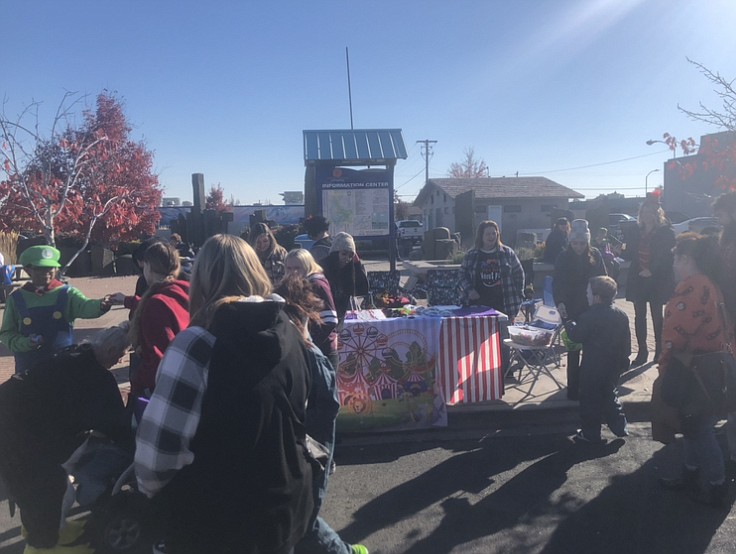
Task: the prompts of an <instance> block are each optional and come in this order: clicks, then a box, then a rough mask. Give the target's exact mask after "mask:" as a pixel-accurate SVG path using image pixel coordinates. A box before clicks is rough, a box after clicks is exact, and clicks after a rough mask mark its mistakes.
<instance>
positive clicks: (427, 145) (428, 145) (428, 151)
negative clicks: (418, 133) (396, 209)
mask: <svg viewBox="0 0 736 554" xmlns="http://www.w3.org/2000/svg"><path fill="white" fill-rule="evenodd" d="M417 143H419V144H423V145H424V150H423V151H422V155H423V156H424V184H425V185H426V184H427V181H429V158H430V157H431V156H432V145H433V144H437V141H436V140H429V139H424V140H418V141H417Z"/></svg>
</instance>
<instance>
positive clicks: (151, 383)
mask: <svg viewBox="0 0 736 554" xmlns="http://www.w3.org/2000/svg"><path fill="white" fill-rule="evenodd" d="M179 269H180V261H179V253H178V252H177V251H176V250H175V249H174V248H173V247H172V246H171V245H169V244H166V243H163V242H156V243H154V244H152V245H151V246H150V247H149V248H148V250H146V253H145V254H144V256H143V275H144V277H145V279H146V282H148V285H149V286H148V289H147V290H146V292H145V294H144V295H143V296H124V295H122V294H118V295H114V296H113V301H114V302H117V303H122V304H123V305H124V306H125V307H126V308H129V309H130V310H131V311H132V313H133V319H132V321H131V326H130V339H131V342H132V344H133V348H135V351H136V353H137V354H138V357H139V361H138V363H137V364H132V365H131V371H130V373H131V375H130V394H131V397H132V398H136V397H138V396H145V397H146V398H148V397H150V396H151V392H152V391H153V389H154V387H155V385H156V371H157V369H158V364H159V362H160V361H161V359H162V358H163V357H164V352H165V351H166V348H168V346H169V344H170V343H171V341H172V340H174V337H175V336H176V335H177V334H178V333H179V332H180V331H182V330H183V329H186V327H188V326H189V283H188V282H186V281H182V280H179V279H177V276H178V275H179ZM133 365H135V367H133Z"/></svg>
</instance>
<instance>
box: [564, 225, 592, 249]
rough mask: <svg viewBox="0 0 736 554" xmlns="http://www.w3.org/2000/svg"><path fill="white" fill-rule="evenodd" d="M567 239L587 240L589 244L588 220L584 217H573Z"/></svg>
mask: <svg viewBox="0 0 736 554" xmlns="http://www.w3.org/2000/svg"><path fill="white" fill-rule="evenodd" d="M568 240H569V241H570V242H573V241H577V242H587V243H588V244H590V229H588V221H587V220H585V219H574V220H573V222H572V230H571V231H570V236H569V237H568Z"/></svg>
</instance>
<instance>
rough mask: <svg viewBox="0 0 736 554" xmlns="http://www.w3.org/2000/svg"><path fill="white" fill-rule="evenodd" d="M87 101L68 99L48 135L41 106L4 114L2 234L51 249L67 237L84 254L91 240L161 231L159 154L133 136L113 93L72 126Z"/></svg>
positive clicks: (0, 128) (0, 120)
mask: <svg viewBox="0 0 736 554" xmlns="http://www.w3.org/2000/svg"><path fill="white" fill-rule="evenodd" d="M81 100H82V98H80V97H78V96H77V95H76V94H75V93H66V94H65V95H64V97H63V99H62V101H61V103H60V104H59V108H58V110H57V112H56V116H55V118H54V120H53V124H52V126H51V130H50V133H49V136H48V137H44V136H42V135H41V134H40V131H39V119H38V108H39V106H40V104H39V103H33V104H31V105H30V106H29V107H28V108H26V109H25V110H23V112H22V113H21V114H20V115H19V116H18V118H17V119H16V120H14V121H13V120H10V119H8V118H7V117H5V115H4V113H3V115H2V116H0V139H1V140H2V145H0V146H1V147H0V156H1V157H0V161H2V171H4V173H5V179H3V180H2V181H0V230H3V229H16V230H23V231H29V232H37V233H41V234H43V235H44V236H45V237H46V240H47V242H48V243H49V244H55V243H56V238H57V236H58V235H66V236H69V237H72V238H76V239H78V240H80V241H81V242H82V246H81V248H80V249H79V252H81V251H83V250H84V249H85V248H86V247H87V245H88V244H89V242H90V241H95V242H98V243H101V244H105V245H112V246H114V245H116V244H117V243H118V242H120V241H121V240H131V239H137V238H140V237H141V236H146V235H150V234H152V233H153V232H154V231H155V229H156V225H157V224H158V218H159V214H158V210H157V209H156V208H157V206H158V205H159V204H160V202H161V196H162V190H161V187H160V185H159V183H158V177H157V176H156V175H155V174H153V172H152V167H153V154H152V153H151V152H150V151H149V150H147V149H146V147H145V145H144V144H143V143H142V142H135V141H133V140H131V139H130V137H129V135H130V131H131V128H130V125H129V124H128V122H127V120H126V117H125V114H124V112H123V108H122V105H121V102H120V101H119V100H118V99H117V98H115V97H114V96H113V95H111V94H109V93H108V92H106V91H105V92H103V93H101V94H99V95H98V96H97V101H96V109H95V110H94V111H92V110H85V111H84V112H83V123H82V124H81V126H79V127H77V128H75V127H73V126H72V125H71V124H70V123H69V121H70V118H71V116H72V114H73V113H74V109H75V107H76V106H77V105H78V104H79V103H80V102H81ZM28 119H31V120H32V121H31V123H34V124H33V125H28V124H27V123H26V120H28ZM34 119H35V121H33V120H34ZM62 127H65V128H63V130H62V129H61V128H62ZM98 223H102V224H101V225H98ZM79 252H78V253H79ZM74 258H76V255H75V256H74V257H73V258H72V259H71V260H70V261H69V262H68V263H67V266H68V265H70V264H71V263H72V262H73V261H74Z"/></svg>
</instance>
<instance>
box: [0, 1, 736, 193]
mask: <svg viewBox="0 0 736 554" xmlns="http://www.w3.org/2000/svg"><path fill="white" fill-rule="evenodd" d="M1 6H2V15H3V21H4V25H3V46H2V52H3V54H2V58H0V60H1V63H2V66H3V67H2V72H3V79H2V81H0V95H2V97H4V99H5V105H4V109H5V114H6V116H10V117H14V116H15V115H17V114H18V113H19V112H20V110H21V109H22V108H23V106H24V105H27V104H28V103H30V102H31V101H32V100H37V101H42V102H43V105H42V111H41V115H42V121H41V124H42V127H43V125H44V124H48V121H49V120H50V119H52V118H53V115H54V112H55V110H56V107H57V105H58V103H59V101H60V100H61V98H62V96H63V94H64V92H65V91H78V92H80V93H82V94H88V95H89V102H90V103H91V102H93V100H94V97H95V96H96V95H97V94H98V93H99V92H100V91H101V90H102V89H108V90H111V91H116V93H117V95H118V96H119V97H120V98H122V99H123V100H124V102H125V111H126V114H127V116H128V119H129V121H130V122H131V123H132V125H133V127H134V130H133V136H134V138H136V139H140V140H144V141H145V142H146V144H147V146H148V147H149V148H150V149H151V150H153V151H154V154H155V171H156V172H157V173H158V174H159V177H160V181H161V183H162V185H163V186H164V187H165V195H166V196H179V197H182V199H190V198H191V185H190V183H191V174H192V173H204V175H205V183H206V185H207V188H208V189H209V187H210V185H214V184H218V183H219V184H220V185H221V186H222V187H223V188H224V190H225V194H226V196H227V197H228V198H229V197H230V196H233V197H234V198H235V199H239V200H240V201H241V202H242V203H253V202H257V201H261V202H267V201H271V202H272V203H281V201H282V200H281V197H280V196H279V194H278V193H279V192H282V191H285V190H301V189H303V182H304V162H303V147H302V130H304V129H347V128H350V115H349V104H348V93H347V80H346V67H345V48H346V47H348V48H349V52H350V69H351V82H352V98H353V119H354V126H355V128H401V129H402V130H403V134H404V140H405V142H406V145H407V148H408V151H409V157H408V159H407V160H401V161H399V162H398V164H397V166H396V172H395V184H396V187H397V189H398V193H399V194H400V195H402V198H403V199H404V200H409V201H410V200H413V198H414V197H415V196H416V194H417V193H418V191H419V189H420V188H421V187H422V185H423V183H424V159H423V158H422V156H421V154H420V148H419V145H418V144H417V143H416V141H418V140H423V139H432V140H436V141H437V143H436V144H435V145H434V148H433V156H432V157H431V159H430V170H429V174H430V177H445V176H446V174H447V170H448V168H449V166H450V164H451V163H452V162H455V161H461V160H462V159H463V158H464V151H465V150H466V149H467V148H469V147H472V148H474V150H475V153H476V156H478V157H480V158H483V159H484V160H485V161H486V162H487V164H488V165H489V167H490V174H491V176H504V175H505V176H511V175H513V174H515V173H516V172H517V171H518V172H519V174H520V175H541V176H545V177H548V178H550V179H552V180H554V181H557V182H559V183H561V184H563V185H566V186H568V187H570V188H573V189H575V190H578V191H580V192H582V193H583V194H585V195H586V196H588V197H595V196H597V195H598V194H599V193H601V192H610V191H612V190H618V191H619V192H622V193H624V194H626V195H627V196H634V195H641V194H643V192H644V181H645V175H646V174H647V173H648V172H649V171H651V170H653V169H660V172H659V173H654V174H652V175H651V176H650V177H649V180H648V184H649V187H650V188H651V187H653V186H656V185H659V184H661V183H662V172H661V169H662V164H663V162H664V161H665V160H666V159H667V158H668V157H669V156H670V152H669V151H668V150H667V149H666V147H664V146H663V145H661V144H655V145H653V146H647V145H646V144H645V142H646V140H647V139H658V138H661V136H662V133H664V132H665V131H668V132H670V133H672V134H674V135H675V136H677V137H678V138H686V137H688V136H693V137H694V138H695V139H696V140H697V139H699V137H700V135H701V134H705V133H708V132H714V131H716V130H717V129H715V128H712V127H709V126H707V125H705V124H703V123H699V122H694V121H690V120H689V119H688V118H687V117H686V116H685V115H684V114H682V113H681V112H679V111H678V108H677V106H678V104H679V105H681V106H683V107H687V108H697V106H698V102H700V101H702V102H704V103H706V104H708V105H712V106H714V107H717V106H718V105H719V100H718V98H717V96H716V95H715V93H714V92H713V86H712V85H711V83H709V82H708V81H707V80H706V79H705V78H704V77H703V76H701V75H700V74H699V73H698V71H697V69H696V68H695V67H694V66H692V65H691V64H689V63H688V61H687V59H686V58H688V57H689V58H691V59H694V60H696V61H699V62H701V63H703V64H704V65H706V66H707V67H709V68H711V69H713V70H716V71H719V72H721V73H722V74H723V75H724V76H727V77H729V78H736V56H734V54H735V53H736V33H734V32H733V24H734V21H736V2H735V1H734V0H705V1H702V2H693V1H681V0H444V1H439V0H403V1H402V0H391V1H389V0H373V1H371V2H354V1H349V0H342V1H332V0H328V1H320V0H313V1H304V0H299V1H278V0H271V1H262V2H261V1H245V0H243V1H237V2H236V1H231V2H225V1H217V0H210V1H208V2H202V1H188V0H179V1H162V0H147V1H123V0H117V1H106V0H88V1H81V0H64V1H59V0H47V1H35V0H25V1H23V2H18V1H13V0H5V1H3V2H2V4H1ZM621 160H625V161H621Z"/></svg>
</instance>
